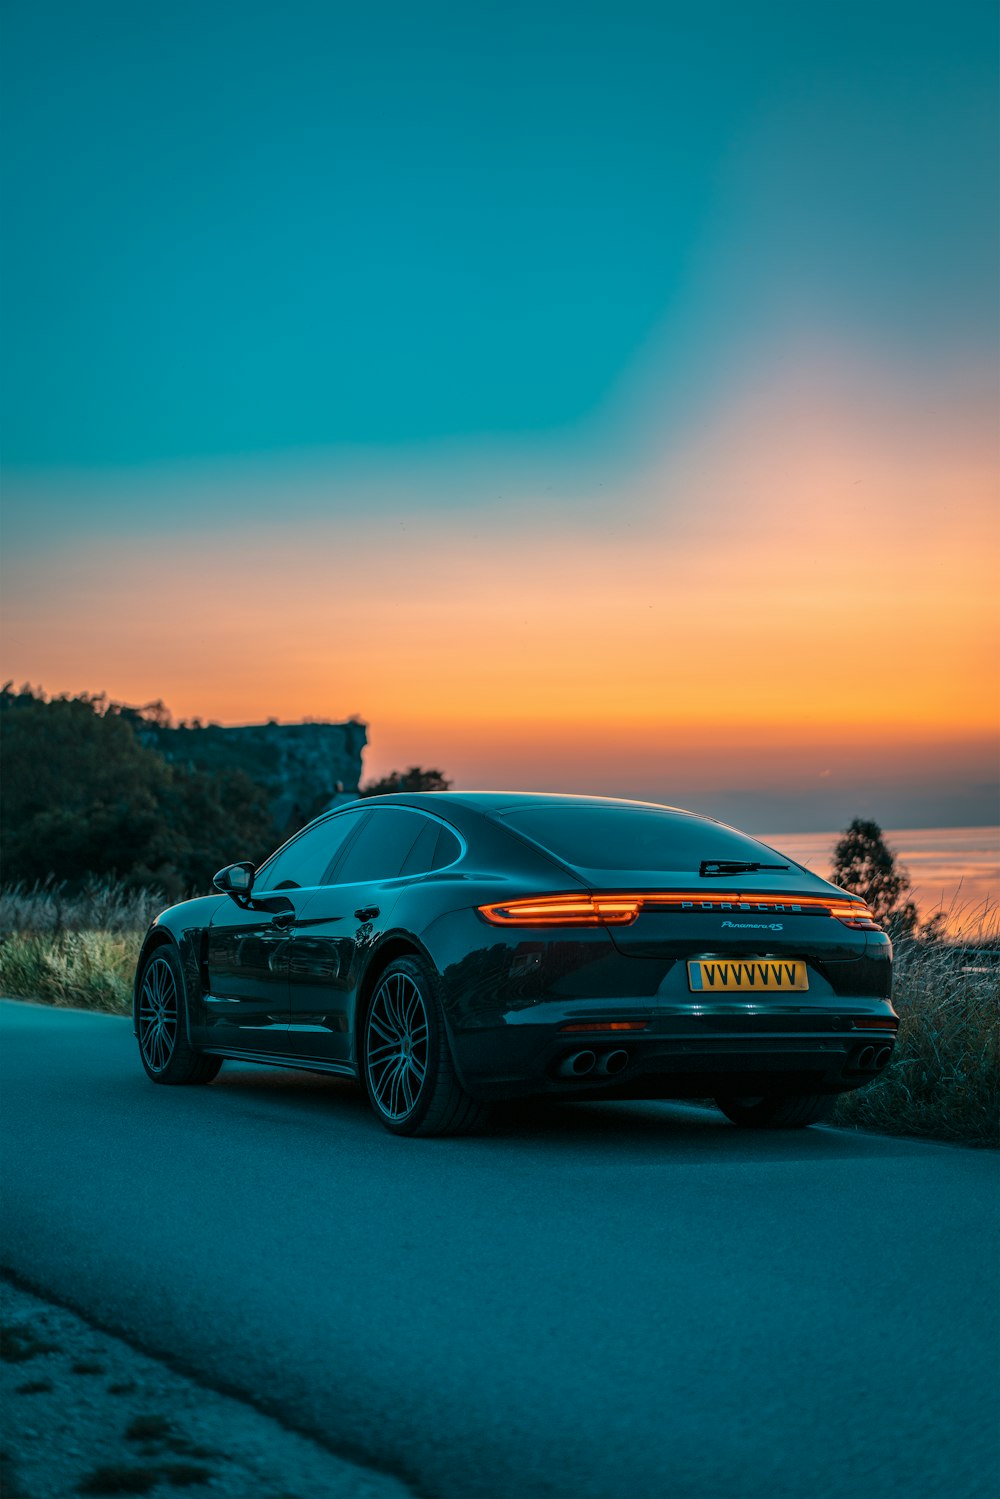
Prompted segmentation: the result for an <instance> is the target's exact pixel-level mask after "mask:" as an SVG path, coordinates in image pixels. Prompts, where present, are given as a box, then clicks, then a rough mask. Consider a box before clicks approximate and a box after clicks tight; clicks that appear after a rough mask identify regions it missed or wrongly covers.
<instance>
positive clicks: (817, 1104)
mask: <svg viewBox="0 0 1000 1499" xmlns="http://www.w3.org/2000/svg"><path fill="white" fill-rule="evenodd" d="M715 1101H716V1103H717V1104H718V1106H719V1108H720V1109H721V1110H722V1112H723V1113H724V1114H725V1116H726V1118H727V1119H730V1120H732V1122H733V1124H738V1125H740V1126H741V1128H743V1129H804V1128H805V1126H806V1125H807V1124H818V1123H819V1121H820V1120H821V1119H825V1118H826V1116H827V1114H829V1112H830V1110H831V1109H832V1108H833V1105H834V1103H835V1102H836V1099H835V1098H834V1097H831V1096H830V1095H829V1094H826V1093H765V1094H763V1095H758V1096H756V1097H754V1098H737V1097H734V1096H733V1095H731V1094H719V1095H718V1096H717V1097H716V1100H715Z"/></svg>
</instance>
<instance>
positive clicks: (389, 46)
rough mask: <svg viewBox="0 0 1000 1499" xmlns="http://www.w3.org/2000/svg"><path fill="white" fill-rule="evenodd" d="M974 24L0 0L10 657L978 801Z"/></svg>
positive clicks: (2, 370) (981, 502)
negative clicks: (0, 18)
mask: <svg viewBox="0 0 1000 1499" xmlns="http://www.w3.org/2000/svg"><path fill="white" fill-rule="evenodd" d="M998 30H1000V21H998V8H997V5H996V4H995V3H994V0H981V3H980V0H948V3H944V0H941V3H937V0H935V3H921V0H899V3H880V0H868V3H863V4H862V3H860V0H837V3H829V0H820V3H814V4H802V3H801V0H796V3H791V0H789V3H783V4H773V3H766V0H765V3H754V4H748V3H743V0H740V3H736V0H731V3H715V4H708V5H696V4H694V3H687V4H683V5H682V4H670V3H665V0H658V3H629V0H602V3H598V4H595V3H588V0H576V3H572V4H569V3H563V0H530V3H523V0H504V3H503V4H496V5H490V4H483V3H473V4H470V3H467V0H463V3H461V4H459V3H440V0H437V3H435V0H430V3H424V4H420V5H415V4H411V3H400V0H386V3H381V4H368V5H347V4H342V3H337V0H325V3H322V4H321V3H314V4H304V3H300V0H285V3H282V4H280V5H279V4H276V3H270V4H266V5H265V4H258V3H254V0H248V3H242V4H239V5H237V4H228V3H212V0H200V3H198V4H194V3H190V0H171V3H170V4H165V3H159V0H151V3H135V0H128V3H124V0H117V3H115V0H112V3H102V0H93V3H88V4H81V3H79V0H73V3H70V0H3V22H2V27H0V171H2V180H0V191H2V197H0V210H2V236H0V247H2V251H0V253H2V261H0V319H2V326H0V459H2V464H3V473H2V494H0V498H2V517H3V533H2V534H3V557H2V567H3V577H4V588H3V598H2V601H0V603H2V618H3V638H2V658H3V659H2V661H0V680H2V679H4V678H6V677H11V678H13V679H14V680H15V681H17V682H19V683H20V682H23V681H31V682H33V683H35V684H37V685H40V686H42V687H44V688H45V689H47V690H48V691H50V692H53V693H59V692H67V691H68V692H80V691H105V692H107V693H108V694H109V695H110V696H111V697H112V698H115V699H118V700H120V701H126V702H134V703H142V702H148V701H149V700H151V699H153V698H162V699H164V700H165V701H166V702H167V703H168V704H169V705H170V707H171V708H172V709H173V711H174V712H175V713H176V714H177V715H178V716H180V717H191V716H195V715H197V716H199V717H201V718H203V719H217V720H219V721H222V722H229V723H232V722H251V721H260V720H262V719H265V718H267V717H270V716H272V715H274V716H277V717H279V718H282V719H301V718H304V717H319V718H332V719H337V718H341V717H346V716H347V715H348V714H350V713H358V714H360V715H361V716H362V717H363V718H365V719H366V720H367V721H368V723H369V724H370V726H371V732H370V740H369V750H368V752H367V758H366V770H367V772H368V773H369V774H371V775H374V776H377V775H380V774H384V773H386V772H387V771H389V770H390V769H392V768H393V767H394V766H397V765H408V764H413V763H422V764H427V765H439V766H441V767H442V768H443V769H444V770H445V771H446V772H447V773H448V774H450V775H452V776H453V777H454V778H455V779H456V780H457V782H458V784H460V785H463V786H466V787H469V786H475V785H484V784H491V783H492V784H503V785H515V786H521V787H530V786H535V787H547V786H551V787H557V786H558V787H560V788H561V789H564V790H577V791H594V792H603V793H608V794H612V795H633V794H639V795H642V796H650V797H653V798H655V799H659V800H663V801H667V802H674V803H680V804H681V805H692V806H696V807H697V808H698V809H700V810H704V811H708V812H716V813H719V812H721V813H723V814H724V815H726V816H729V817H732V818H733V819H734V820H736V821H739V822H742V823H743V824H744V825H746V826H748V827H750V828H756V829H757V830H761V829H765V828H777V827H779V826H781V823H782V821H784V824H785V825H786V826H797V827H800V828H806V829H808V828H810V827H830V826H834V825H836V824H837V822H839V821H840V820H841V819H846V818H847V817H848V816H850V815H855V814H860V813H863V814H864V815H871V816H874V817H876V818H877V819H878V820H881V821H882V822H883V823H884V824H885V825H888V826H893V825H895V826H911V827H917V826H935V825H938V826H944V825H949V824H956V825H957V824H962V823H968V824H977V823H985V822H993V821H995V820H996V816H997V812H996V807H997V801H996V775H995V771H996V763H997V761H996V713H995V702H996V694H995V664H996V660H997V659H998V652H1000V632H998V629H997V624H998V620H997V611H996V601H997V597H998V590H997V586H996V572H995V564H994V560H993V559H994V558H995V556H996V554H997V551H996V549H997V547H998V546H1000V536H998V535H997V527H998V518H1000V511H998V507H997V503H996V501H997V457H998V444H997V384H998V382H997V367H998V360H997V335H998V324H1000V306H998V300H1000V299H998V270H997V267H998V260H1000V232H998V227H1000V226H998V187H997V184H998V178H1000V145H998V142H1000V110H998V81H997V80H998V72H997V61H998Z"/></svg>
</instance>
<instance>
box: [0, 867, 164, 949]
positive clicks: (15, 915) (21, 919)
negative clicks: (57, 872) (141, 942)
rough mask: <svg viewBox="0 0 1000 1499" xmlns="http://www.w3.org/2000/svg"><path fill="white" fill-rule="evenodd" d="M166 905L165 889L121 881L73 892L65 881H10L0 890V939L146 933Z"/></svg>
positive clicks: (90, 883)
mask: <svg viewBox="0 0 1000 1499" xmlns="http://www.w3.org/2000/svg"><path fill="white" fill-rule="evenodd" d="M166 904H167V901H166V898H165V896H164V895H163V893H162V891H159V890H155V889H141V890H133V889H130V888H129V887H128V886H126V885H123V884H122V883H121V881H119V880H88V881H87V883H86V884H85V885H84V886H83V887H82V889H80V890H77V891H73V892H70V891H69V890H68V889H67V887H66V885H65V884H59V883H57V882H56V881H54V880H46V881H45V882H44V883H43V884H36V885H25V884H23V883H18V884H16V885H5V886H4V887H3V888H2V889H0V939H2V938H3V937H6V936H8V935H10V934H11V933H14V932H16V933H17V934H18V935H19V936H22V937H26V936H36V935H38V936H41V935H45V936H53V935H58V934H59V933H62V932H113V933H123V934H127V935H129V936H131V935H133V934H134V933H135V932H140V933H142V932H145V930H146V928H147V927H148V926H149V923H150V922H151V921H152V919H153V917H154V916H155V915H156V913H157V912H158V911H162V910H163V908H164V906H165V905H166Z"/></svg>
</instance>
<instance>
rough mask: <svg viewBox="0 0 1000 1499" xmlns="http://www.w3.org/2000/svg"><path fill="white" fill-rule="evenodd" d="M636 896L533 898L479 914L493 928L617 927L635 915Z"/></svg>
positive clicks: (484, 909) (638, 899)
mask: <svg viewBox="0 0 1000 1499" xmlns="http://www.w3.org/2000/svg"><path fill="white" fill-rule="evenodd" d="M641 905H642V897H641V896H639V895H537V896H534V897H533V898H532V899H531V900H508V901H503V902H501V903H498V904H497V905H495V906H480V907H479V911H480V914H481V915H482V916H485V917H486V920H487V921H491V922H493V924H494V925H495V926H621V925H623V924H625V923H627V922H630V921H634V920H635V918H636V917H637V916H638V914H639V908H640V906H641Z"/></svg>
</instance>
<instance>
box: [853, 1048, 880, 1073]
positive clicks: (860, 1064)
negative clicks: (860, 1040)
mask: <svg viewBox="0 0 1000 1499" xmlns="http://www.w3.org/2000/svg"><path fill="white" fill-rule="evenodd" d="M854 1065H855V1067H856V1068H857V1069H858V1071H859V1072H867V1071H868V1069H869V1068H870V1067H873V1066H874V1065H875V1048H874V1046H862V1048H861V1050H860V1051H859V1052H858V1059H857V1061H856V1062H855V1064H854Z"/></svg>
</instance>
